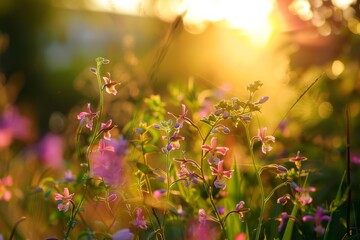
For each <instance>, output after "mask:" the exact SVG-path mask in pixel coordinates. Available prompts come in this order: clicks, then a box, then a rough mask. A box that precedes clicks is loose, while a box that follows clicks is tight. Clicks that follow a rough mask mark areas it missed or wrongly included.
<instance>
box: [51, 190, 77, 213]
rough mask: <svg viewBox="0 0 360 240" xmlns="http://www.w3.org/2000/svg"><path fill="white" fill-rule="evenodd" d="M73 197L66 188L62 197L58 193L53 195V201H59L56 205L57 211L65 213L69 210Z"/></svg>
mask: <svg viewBox="0 0 360 240" xmlns="http://www.w3.org/2000/svg"><path fill="white" fill-rule="evenodd" d="M73 196H74V193H72V194H70V193H69V189H68V188H64V195H62V194H60V193H57V194H55V200H56V201H60V202H59V204H58V209H59V211H64V212H66V211H67V210H68V209H69V206H70V202H71V201H72V198H73Z"/></svg>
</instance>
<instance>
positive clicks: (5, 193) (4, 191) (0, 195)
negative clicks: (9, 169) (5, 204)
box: [0, 176, 13, 201]
mask: <svg viewBox="0 0 360 240" xmlns="http://www.w3.org/2000/svg"><path fill="white" fill-rule="evenodd" d="M12 185H13V180H12V177H11V176H7V177H4V178H2V179H0V200H5V201H9V200H10V199H11V192H10V191H9V189H8V187H10V186H12Z"/></svg>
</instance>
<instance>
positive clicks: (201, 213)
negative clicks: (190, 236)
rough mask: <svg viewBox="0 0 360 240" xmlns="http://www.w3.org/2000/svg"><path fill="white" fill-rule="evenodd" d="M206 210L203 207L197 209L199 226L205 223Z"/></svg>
mask: <svg viewBox="0 0 360 240" xmlns="http://www.w3.org/2000/svg"><path fill="white" fill-rule="evenodd" d="M206 218H207V216H206V212H205V210H204V209H200V210H199V223H200V225H201V226H205V225H206Z"/></svg>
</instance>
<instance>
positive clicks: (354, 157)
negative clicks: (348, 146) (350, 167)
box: [351, 155, 360, 165]
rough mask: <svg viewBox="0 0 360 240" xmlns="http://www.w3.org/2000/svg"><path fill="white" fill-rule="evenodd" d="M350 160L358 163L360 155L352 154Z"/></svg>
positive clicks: (359, 162)
mask: <svg viewBox="0 0 360 240" xmlns="http://www.w3.org/2000/svg"><path fill="white" fill-rule="evenodd" d="M351 162H353V163H354V164H357V165H360V157H359V156H355V155H354V156H352V157H351Z"/></svg>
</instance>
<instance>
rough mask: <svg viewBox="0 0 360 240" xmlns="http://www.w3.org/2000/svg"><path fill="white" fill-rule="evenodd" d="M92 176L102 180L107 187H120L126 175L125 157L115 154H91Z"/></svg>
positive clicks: (107, 152)
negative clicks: (120, 182) (123, 176)
mask: <svg viewBox="0 0 360 240" xmlns="http://www.w3.org/2000/svg"><path fill="white" fill-rule="evenodd" d="M90 159H91V161H92V164H91V172H90V174H91V176H93V177H99V178H101V179H102V180H103V181H104V182H105V183H106V184H107V185H113V186H114V185H118V184H119V181H120V180H121V178H122V175H123V174H124V168H123V156H119V155H116V154H115V153H113V152H109V151H106V152H104V153H100V152H94V153H92V154H91V156H90Z"/></svg>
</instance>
